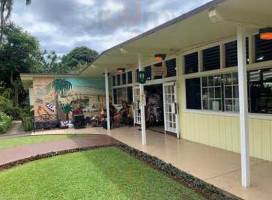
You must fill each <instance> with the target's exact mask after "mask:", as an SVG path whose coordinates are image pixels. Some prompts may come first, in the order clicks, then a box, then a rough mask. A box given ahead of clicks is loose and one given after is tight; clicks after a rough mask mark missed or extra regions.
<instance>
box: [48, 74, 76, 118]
mask: <svg viewBox="0 0 272 200" xmlns="http://www.w3.org/2000/svg"><path fill="white" fill-rule="evenodd" d="M72 88H73V85H72V83H70V82H69V81H67V80H66V79H54V81H53V82H52V83H50V84H49V85H48V86H47V91H48V92H49V91H50V90H51V89H54V91H55V102H56V113H57V117H58V118H59V117H60V111H61V110H60V106H59V100H58V99H59V95H61V96H63V95H64V93H65V92H67V91H69V90H71V89H72ZM62 111H63V110H62ZM65 114H66V115H67V113H65ZM68 114H69V113H68ZM66 118H67V116H66Z"/></svg>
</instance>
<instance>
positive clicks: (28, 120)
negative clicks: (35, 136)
mask: <svg viewBox="0 0 272 200" xmlns="http://www.w3.org/2000/svg"><path fill="white" fill-rule="evenodd" d="M20 118H21V120H22V124H23V128H24V131H26V132H28V131H33V130H34V111H33V110H32V109H31V108H25V109H21V114H20Z"/></svg>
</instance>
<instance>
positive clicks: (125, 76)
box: [122, 73, 127, 85]
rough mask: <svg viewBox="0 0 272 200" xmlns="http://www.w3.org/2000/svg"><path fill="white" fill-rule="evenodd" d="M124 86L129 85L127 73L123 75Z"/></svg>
mask: <svg viewBox="0 0 272 200" xmlns="http://www.w3.org/2000/svg"><path fill="white" fill-rule="evenodd" d="M122 84H123V85H126V84H127V74H126V73H123V74H122Z"/></svg>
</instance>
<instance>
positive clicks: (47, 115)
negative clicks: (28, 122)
mask: <svg viewBox="0 0 272 200" xmlns="http://www.w3.org/2000/svg"><path fill="white" fill-rule="evenodd" d="M52 81H53V79H52V78H39V79H34V81H33V91H34V113H35V122H44V121H56V120H57V114H56V102H55V98H56V95H55V91H54V90H52V91H49V92H48V91H47V88H46V87H47V85H48V84H50V83H51V82H52Z"/></svg>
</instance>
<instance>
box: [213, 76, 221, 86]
mask: <svg viewBox="0 0 272 200" xmlns="http://www.w3.org/2000/svg"><path fill="white" fill-rule="evenodd" d="M214 85H215V86H220V85H221V75H217V76H214Z"/></svg>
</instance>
